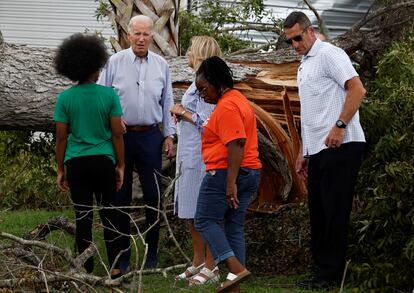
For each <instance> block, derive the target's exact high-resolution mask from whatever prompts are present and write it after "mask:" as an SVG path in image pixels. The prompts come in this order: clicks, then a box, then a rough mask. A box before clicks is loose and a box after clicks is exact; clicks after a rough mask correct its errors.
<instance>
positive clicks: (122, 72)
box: [98, 48, 175, 137]
mask: <svg viewBox="0 0 414 293" xmlns="http://www.w3.org/2000/svg"><path fill="white" fill-rule="evenodd" d="M98 84H101V85H105V86H110V87H113V88H114V89H115V90H116V91H117V93H118V95H119V98H120V102H121V106H122V112H123V113H124V115H123V116H122V118H123V119H124V120H125V121H126V123H127V124H128V125H141V126H142V125H153V124H159V123H162V125H163V135H164V137H166V136H169V135H172V134H174V133H175V127H174V124H173V121H172V118H171V114H170V109H171V107H172V106H173V95H172V84H171V72H170V68H169V66H168V63H167V61H165V59H164V58H163V57H161V56H159V55H158V54H155V53H153V52H150V51H149V52H148V55H147V57H146V58H138V57H136V56H135V54H134V52H133V51H132V49H131V48H128V49H125V50H122V51H120V52H118V53H116V54H114V55H112V56H111V57H110V58H109V61H108V62H107V64H106V66H105V67H104V69H103V71H102V72H101V75H100V76H99V79H98Z"/></svg>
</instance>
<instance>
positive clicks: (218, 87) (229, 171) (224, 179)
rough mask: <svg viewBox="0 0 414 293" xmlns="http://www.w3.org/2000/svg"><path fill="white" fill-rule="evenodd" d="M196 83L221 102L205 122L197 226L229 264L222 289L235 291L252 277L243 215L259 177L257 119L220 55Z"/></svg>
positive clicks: (216, 254) (203, 67)
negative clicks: (247, 258)
mask: <svg viewBox="0 0 414 293" xmlns="http://www.w3.org/2000/svg"><path fill="white" fill-rule="evenodd" d="M196 87H197V90H198V92H199V95H200V97H202V98H203V99H204V100H205V101H206V102H207V103H211V104H217V105H216V108H215V109H214V111H213V112H212V114H211V116H210V118H209V119H208V120H207V121H206V122H205V124H204V132H203V137H202V156H203V160H204V163H205V165H206V172H207V173H206V175H205V177H204V179H203V182H202V184H201V187H200V194H199V197H198V201H197V209H196V215H195V227H196V229H197V230H198V231H199V232H200V233H201V235H202V236H203V238H204V240H205V241H206V242H207V243H208V245H209V248H210V250H211V252H212V254H213V256H214V261H215V263H216V264H218V263H220V262H224V263H225V264H226V266H227V268H228V270H229V274H228V275H227V279H226V281H225V282H224V283H222V284H221V285H220V286H219V287H218V288H217V292H228V291H229V290H232V292H234V291H238V290H239V287H238V284H239V282H240V281H241V280H243V279H244V278H246V277H247V276H249V275H250V272H249V271H248V270H247V269H246V268H245V262H246V261H245V251H246V249H245V240H244V217H245V215H246V210H247V206H248V204H249V202H250V199H251V198H252V196H253V194H254V193H255V192H256V190H257V187H258V184H259V178H260V168H261V163H260V160H259V152H258V138H257V127H256V118H255V115H254V111H253V108H252V107H251V105H250V102H249V101H248V100H247V99H246V97H244V96H243V95H242V94H241V93H240V92H239V91H237V90H235V89H233V78H232V74H231V70H230V68H229V67H228V66H227V65H226V63H225V62H224V61H223V60H222V59H220V58H219V57H217V56H214V57H211V58H208V59H206V60H205V61H204V62H203V63H202V64H201V66H200V67H199V69H198V70H197V76H196ZM222 222H223V223H224V226H222V225H220V223H222ZM209 269H211V268H209Z"/></svg>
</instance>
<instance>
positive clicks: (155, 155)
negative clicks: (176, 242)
mask: <svg viewBox="0 0 414 293" xmlns="http://www.w3.org/2000/svg"><path fill="white" fill-rule="evenodd" d="M162 143H163V135H162V133H161V131H160V129H159V128H158V127H152V128H150V129H149V130H147V131H144V132H127V133H125V134H124V144H125V174H124V184H123V185H122V188H121V190H120V191H119V192H118V196H117V201H116V204H117V206H118V207H124V208H121V209H120V210H121V212H119V217H118V223H119V227H118V230H119V231H120V232H121V233H122V235H121V236H120V238H121V239H120V243H121V249H122V250H123V251H124V252H123V254H122V255H121V257H120V265H121V266H123V267H124V266H127V265H128V264H129V258H130V255H131V250H130V236H129V235H130V234H131V218H130V216H129V213H130V209H129V208H127V207H129V206H130V205H131V199H132V173H133V170H134V168H135V169H136V170H137V172H138V175H139V180H140V183H141V187H142V191H143V199H144V204H145V205H148V206H151V207H155V208H159V209H161V208H162V197H161V195H162V191H161V181H160V176H159V175H157V174H159V173H160V172H161V164H162V157H161V155H162ZM157 182H158V183H157ZM145 217H146V223H147V226H148V227H150V226H151V225H152V224H154V223H155V222H156V221H157V219H158V218H159V217H160V214H159V213H158V212H157V211H154V210H152V209H148V208H147V209H145ZM159 227H160V225H159V222H158V224H156V225H155V226H154V227H152V229H151V230H149V231H148V233H147V234H146V236H145V241H146V242H147V243H148V256H149V257H153V256H155V255H156V254H157V250H158V239H159V229H160V228H159Z"/></svg>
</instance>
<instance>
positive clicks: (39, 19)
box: [0, 0, 114, 48]
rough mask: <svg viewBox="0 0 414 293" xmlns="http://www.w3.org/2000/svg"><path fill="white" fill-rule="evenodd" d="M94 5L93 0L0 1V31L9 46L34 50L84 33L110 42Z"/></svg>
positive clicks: (109, 32)
mask: <svg viewBox="0 0 414 293" xmlns="http://www.w3.org/2000/svg"><path fill="white" fill-rule="evenodd" d="M97 6H98V2H95V1H94V0H0V31H1V32H2V34H3V37H4V40H5V41H6V42H8V43H13V44H28V45H31V46H35V47H50V48H54V47H57V46H58V45H59V44H60V43H61V41H62V40H63V39H64V38H66V37H68V36H70V35H71V34H73V33H77V32H85V31H86V30H89V31H91V32H95V31H96V32H101V33H102V35H103V36H104V37H105V38H106V39H108V40H109V36H111V35H114V33H113V31H112V28H111V25H110V22H109V21H107V20H105V21H104V22H101V21H97V20H96V17H95V10H96V8H97ZM107 44H109V43H108V42H107Z"/></svg>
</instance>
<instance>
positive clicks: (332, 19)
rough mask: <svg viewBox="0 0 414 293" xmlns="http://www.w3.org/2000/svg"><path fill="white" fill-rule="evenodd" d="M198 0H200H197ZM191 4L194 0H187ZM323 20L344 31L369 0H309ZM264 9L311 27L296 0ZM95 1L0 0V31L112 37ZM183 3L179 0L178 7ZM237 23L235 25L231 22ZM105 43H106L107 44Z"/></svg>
mask: <svg viewBox="0 0 414 293" xmlns="http://www.w3.org/2000/svg"><path fill="white" fill-rule="evenodd" d="M199 1H201V0H199ZM191 2H192V3H194V2H196V1H194V0H193V1H191ZM221 2H222V3H223V5H237V2H238V1H237V0H230V1H221ZM310 2H311V3H312V5H313V6H314V7H315V8H316V9H317V11H318V13H319V14H320V15H321V16H322V17H323V19H324V20H325V22H326V24H327V27H328V30H329V37H330V38H334V37H336V36H337V35H339V34H342V33H344V32H345V31H346V30H348V29H349V28H350V27H351V26H352V24H354V23H355V22H357V21H358V20H359V19H361V18H362V17H363V16H364V14H365V13H366V12H367V11H368V9H369V7H370V6H371V4H372V3H373V0H332V1H331V0H313V1H310ZM264 4H265V6H266V8H267V9H270V10H271V11H272V14H273V16H274V17H276V18H285V17H286V16H287V15H288V14H289V13H290V12H292V11H294V10H301V11H303V12H305V13H306V14H307V15H308V16H309V18H310V19H311V21H312V23H313V24H314V26H315V27H317V20H316V17H315V16H314V14H313V12H312V11H310V10H309V9H308V8H307V6H306V4H305V3H304V2H303V1H300V0H264ZM97 5H98V2H96V1H95V0H0V31H1V32H2V34H3V37H4V39H5V41H6V42H8V43H15V44H28V45H31V46H42V47H56V46H57V45H58V44H59V43H60V42H61V41H62V39H64V38H65V37H67V36H69V35H71V34H73V33H75V32H84V31H85V30H86V29H89V30H91V31H99V32H101V33H102V35H103V36H104V37H105V38H106V39H109V36H114V35H115V34H114V32H113V31H112V29H111V26H110V22H109V21H108V20H104V22H101V21H97V20H96V18H95V10H96V8H97ZM186 5H187V1H186V0H182V1H181V7H182V8H184V7H186ZM235 25H237V24H235ZM239 36H240V37H241V38H244V39H246V40H251V41H253V42H257V43H264V42H266V41H270V40H272V39H273V38H275V37H277V36H276V35H275V34H272V33H267V32H256V31H250V32H246V31H242V32H239ZM107 45H108V46H109V43H107Z"/></svg>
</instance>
